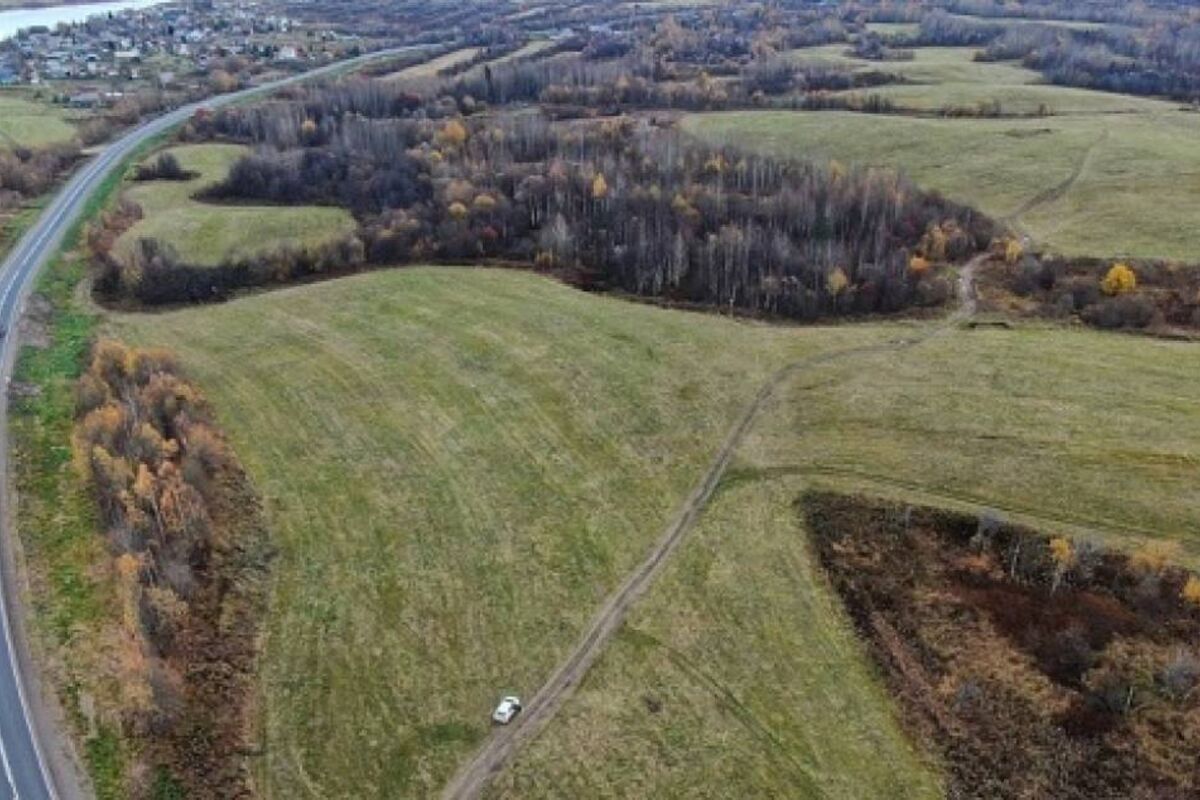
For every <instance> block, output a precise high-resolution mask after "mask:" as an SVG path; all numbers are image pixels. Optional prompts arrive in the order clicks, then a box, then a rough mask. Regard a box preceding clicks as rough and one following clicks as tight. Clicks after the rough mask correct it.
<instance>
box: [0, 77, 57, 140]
mask: <svg viewBox="0 0 1200 800" xmlns="http://www.w3.org/2000/svg"><path fill="white" fill-rule="evenodd" d="M69 117H70V114H69V112H67V111H66V110H64V109H62V108H59V107H57V106H52V105H50V104H49V103H45V102H40V101H37V100H31V99H30V98H29V97H28V93H27V92H26V91H25V90H21V89H8V90H4V89H0V147H13V146H16V145H21V146H24V147H41V146H44V145H49V144H58V143H61V142H69V141H71V139H72V138H73V137H74V136H75V126H73V125H72V124H71V123H70V122H69V121H68V120H69Z"/></svg>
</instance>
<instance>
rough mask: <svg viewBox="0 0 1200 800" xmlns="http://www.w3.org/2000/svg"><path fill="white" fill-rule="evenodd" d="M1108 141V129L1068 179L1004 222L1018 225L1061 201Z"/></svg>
mask: <svg viewBox="0 0 1200 800" xmlns="http://www.w3.org/2000/svg"><path fill="white" fill-rule="evenodd" d="M1107 141H1108V129H1107V128H1106V129H1105V130H1104V131H1103V132H1101V134H1100V135H1099V136H1097V137H1096V141H1094V142H1092V143H1091V144H1090V145H1088V147H1087V150H1085V151H1084V152H1083V158H1081V159H1079V163H1078V164H1076V165H1075V169H1074V170H1072V172H1071V174H1070V175H1068V176H1067V177H1066V179H1064V180H1062V181H1060V182H1059V183H1056V184H1055V185H1054V186H1051V187H1050V188H1049V189H1043V190H1042V191H1040V192H1038V193H1037V194H1035V195H1034V196H1033V197H1031V198H1029V199H1028V200H1026V201H1025V202H1024V203H1022V204H1021V205H1020V206H1019V207H1018V208H1017V210H1016V211H1013V212H1012V213H1011V214H1009V215H1008V216H1006V217H1004V220H1003V221H1004V222H1006V223H1008V224H1016V222H1017V220H1019V219H1020V218H1021V217H1023V216H1025V215H1026V214H1028V213H1029V212H1030V211H1033V210H1034V209H1035V208H1038V207H1040V206H1044V205H1049V204H1050V203H1053V202H1054V201H1055V200H1059V199H1061V198H1062V197H1063V196H1064V195H1065V194H1066V193H1067V192H1069V191H1071V189H1072V188H1073V187H1074V186H1075V184H1076V183H1078V181H1079V179H1080V178H1081V177H1082V176H1083V174H1084V173H1085V172H1087V170H1088V167H1090V166H1091V164H1092V159H1093V157H1094V156H1095V155H1096V150H1097V149H1098V148H1099V147H1100V145H1102V144H1104V143H1105V142H1107Z"/></svg>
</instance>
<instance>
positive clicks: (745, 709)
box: [488, 476, 943, 800]
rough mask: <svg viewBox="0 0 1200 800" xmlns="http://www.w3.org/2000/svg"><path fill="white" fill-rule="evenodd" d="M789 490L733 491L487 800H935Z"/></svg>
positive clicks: (797, 484)
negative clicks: (715, 799)
mask: <svg viewBox="0 0 1200 800" xmlns="http://www.w3.org/2000/svg"><path fill="white" fill-rule="evenodd" d="M802 489H803V483H802V481H801V480H799V479H797V478H795V477H789V476H783V477H780V478H778V479H774V480H761V481H752V482H748V483H737V482H735V481H730V482H729V485H728V486H727V487H726V488H724V489H722V490H721V491H720V492H719V493H718V495H717V496H716V498H715V499H714V501H713V503H712V504H711V505H710V506H709V508H708V511H707V512H706V513H705V516H704V518H703V520H702V521H701V522H700V524H699V526H698V527H697V529H696V530H695V531H694V532H693V533H692V538H691V539H690V540H689V541H687V542H686V543H685V544H684V545H683V547H682V549H681V550H680V552H679V553H678V554H677V555H676V556H675V558H674V559H673V560H672V561H671V563H670V564H669V565H668V566H667V567H666V569H665V570H664V572H663V574H662V575H661V576H660V577H659V579H658V581H657V582H656V583H655V585H654V586H653V587H652V588H651V590H650V592H649V593H648V594H647V595H646V596H645V597H644V598H643V599H642V601H641V602H640V603H639V605H638V606H637V607H636V608H635V609H634V611H633V613H632V614H631V615H630V617H629V618H628V619H627V620H626V622H625V625H624V627H623V628H622V629H621V632H620V633H619V634H618V636H617V637H616V638H615V639H614V640H613V642H612V643H611V644H610V645H609V649H608V650H607V651H606V652H605V654H604V655H602V656H601V657H600V661H599V662H598V663H597V665H596V667H595V668H594V669H593V671H592V672H591V673H590V674H589V675H588V677H587V679H586V680H585V681H584V682H583V683H582V684H581V686H580V688H579V689H578V690H577V692H576V694H575V695H574V696H573V697H572V698H571V699H570V700H568V701H567V704H566V706H565V707H564V708H563V710H562V711H561V712H560V714H559V716H558V718H556V719H555V720H554V721H552V722H551V723H550V725H549V727H548V728H547V730H546V731H545V732H544V733H543V734H542V736H540V737H539V738H537V739H536V740H534V741H533V742H532V743H531V744H530V745H529V746H527V747H526V749H525V750H523V751H522V752H521V753H520V754H519V755H518V756H517V757H516V759H515V760H514V761H513V762H512V764H511V765H510V767H509V769H508V770H506V771H505V772H503V773H502V774H501V775H500V776H499V778H498V779H497V781H496V783H495V784H494V785H493V787H492V790H491V791H490V792H489V794H488V796H490V797H505V798H510V797H511V798H523V797H546V798H550V797H566V796H575V797H634V796H637V797H783V796H787V797H814V798H815V797H824V798H845V800H858V798H865V797H872V798H874V797H903V798H912V799H913V800H917V799H918V798H928V799H929V800H933V799H934V798H939V797H942V796H943V795H942V793H941V791H940V786H939V781H938V779H937V777H936V775H935V772H934V770H933V769H932V767H931V766H930V765H928V764H926V763H924V761H923V759H922V757H921V756H920V755H919V754H918V753H917V752H915V749H914V747H913V745H911V744H909V743H908V742H907V741H906V739H905V737H904V736H903V735H902V734H901V733H900V732H899V730H898V727H897V723H896V720H895V719H894V717H893V715H892V713H891V710H890V706H891V701H890V699H888V698H887V697H886V696H885V695H884V693H883V690H882V689H881V688H880V687H879V685H878V684H877V681H876V680H875V678H874V676H873V674H872V671H871V670H870V668H868V667H867V666H866V660H865V658H864V655H863V649H862V647H861V646H860V644H859V643H858V642H857V641H856V640H855V638H854V634H853V631H852V628H851V627H850V626H849V624H848V623H847V621H846V620H845V615H844V614H843V613H842V610H841V608H840V607H839V605H838V601H837V598H836V597H835V596H832V595H831V593H830V592H829V590H828V587H827V584H826V583H825V577H824V575H823V574H822V573H821V571H820V566H819V564H818V563H817V562H816V561H815V560H814V559H813V557H812V556H811V553H810V548H809V544H808V540H807V537H806V535H805V532H804V530H803V529H802V527H801V524H800V517H799V515H798V514H797V512H796V509H795V508H794V506H793V503H794V501H795V500H796V498H797V496H798V495H799V493H800V492H801V491H802Z"/></svg>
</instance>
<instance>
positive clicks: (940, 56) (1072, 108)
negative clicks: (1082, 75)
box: [787, 44, 1178, 114]
mask: <svg viewBox="0 0 1200 800" xmlns="http://www.w3.org/2000/svg"><path fill="white" fill-rule="evenodd" d="M978 52H979V51H978V49H977V48H973V47H920V48H916V49H915V50H914V51H913V54H914V57H913V59H912V60H911V61H868V60H866V59H861V58H857V57H855V56H854V55H851V54H850V53H849V45H845V44H830V45H822V46H820V47H806V48H802V49H799V50H792V51H789V52H788V53H787V56H788V58H789V59H791V60H793V61H795V62H797V63H821V64H831V65H837V66H843V67H847V68H850V69H852V70H854V71H856V72H867V71H882V72H890V73H895V74H897V75H900V76H902V77H903V78H904V79H905V80H906V81H908V82H907V83H898V84H891V85H885V86H877V87H873V88H871V89H863V90H854V91H850V92H844V93H843V94H859V95H868V94H871V95H879V96H881V97H886V98H888V99H889V100H891V101H892V102H893V103H894V104H895V105H896V107H897V108H900V109H903V110H910V111H919V112H932V111H939V110H940V109H942V108H944V107H946V106H970V107H974V106H977V105H978V104H980V103H984V102H991V101H995V100H998V101H1000V104H1001V108H1002V109H1003V111H1004V112H1005V113H1007V114H1035V113H1037V112H1038V111H1039V110H1043V109H1044V110H1047V111H1049V112H1050V113H1052V114H1102V113H1105V114H1107V113H1112V114H1116V113H1133V112H1146V113H1155V112H1163V111H1173V110H1175V109H1176V108H1177V107H1178V105H1177V104H1174V103H1169V102H1164V101H1162V100H1154V99H1151V98H1145V97H1133V96H1129V95H1120V94H1111V93H1108V92H1096V91H1091V90H1088V89H1075V88H1072V87H1067V86H1053V85H1049V84H1046V83H1044V82H1043V81H1042V77H1041V74H1040V73H1038V72H1035V71H1034V70H1031V69H1026V68H1025V67H1022V66H1021V65H1019V64H1016V63H1012V62H1004V61H1000V62H995V61H992V62H988V61H976V60H975V54H976V53H978Z"/></svg>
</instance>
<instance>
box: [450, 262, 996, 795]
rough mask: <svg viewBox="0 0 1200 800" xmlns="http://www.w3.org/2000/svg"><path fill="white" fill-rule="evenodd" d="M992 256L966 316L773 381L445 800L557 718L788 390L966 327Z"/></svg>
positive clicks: (815, 359)
mask: <svg viewBox="0 0 1200 800" xmlns="http://www.w3.org/2000/svg"><path fill="white" fill-rule="evenodd" d="M987 258H988V256H987V254H986V253H984V254H981V255H978V256H976V257H975V258H973V259H971V261H970V262H968V263H967V264H965V265H964V266H963V268H962V270H961V271H960V273H959V284H958V294H959V301H960V305H959V308H958V310H957V311H956V312H955V313H954V314H952V315H951V316H949V317H948V318H946V319H944V320H942V321H941V322H939V323H936V324H933V325H931V326H929V327H928V328H926V329H924V330H922V331H920V332H919V333H918V334H917V335H915V336H913V337H912V338H909V339H897V340H892V341H889V342H884V343H882V344H876V345H868V346H864V347H855V348H850V349H847V350H840V351H836V352H831V353H821V354H819V355H814V356H809V357H807V358H802V359H800V360H798V361H793V362H791V363H790V364H787V365H785V366H784V367H782V368H780V369H779V370H778V371H776V372H775V373H774V374H773V375H771V377H770V378H768V379H767V381H766V383H764V384H763V385H762V386H761V387H760V388H759V390H758V392H757V393H756V394H755V395H754V399H753V400H751V402H750V404H749V405H748V406H746V408H745V409H744V410H743V411H742V413H741V415H740V416H739V417H738V419H737V421H736V422H735V423H734V425H733V427H732V428H731V429H730V431H729V433H728V434H727V435H726V436H725V440H724V442H722V444H721V448H720V449H719V450H718V451H717V453H716V456H714V458H713V460H712V463H711V464H710V465H709V467H708V469H707V470H706V471H705V473H704V475H703V477H701V479H700V481H699V483H697V484H696V486H695V487H694V488H693V489H692V491H691V493H690V494H689V495H688V496H687V499H686V500H684V502H683V505H682V506H681V507H680V509H679V511H678V512H677V513H676V515H675V517H674V518H673V519H672V520H671V522H670V524H669V525H667V528H666V530H665V531H664V532H663V534H662V536H661V537H659V539H658V541H657V542H656V543H655V545H654V548H653V549H652V550H651V551H650V553H649V554H648V555H647V556H646V558H645V560H643V561H642V562H641V563H640V564H639V565H638V566H637V568H636V569H634V570H633V572H632V573H630V575H629V576H628V577H627V578H626V579H625V580H624V581H623V582H622V583H621V585H620V586H619V587H617V589H616V590H615V591H614V592H613V593H612V594H610V595H609V596H608V598H607V599H606V600H605V601H604V604H603V605H602V606H601V607H600V609H599V610H598V611H597V612H596V615H595V616H594V617H593V618H592V621H591V622H590V623H589V624H588V627H587V629H586V630H585V631H584V634H583V637H582V638H581V639H580V640H579V642H578V643H577V644H576V645H575V647H574V649H572V651H571V653H570V655H569V656H568V657H567V659H566V660H565V661H564V662H563V663H562V664H560V665H559V667H558V668H557V669H556V670H555V671H554V674H553V675H551V677H550V679H549V680H548V681H546V683H545V684H544V685H543V686H542V688H541V689H539V690H538V692H537V694H535V695H534V696H533V698H532V699H530V700H529V701H528V702H527V704H526V705H525V707H524V710H523V711H522V712H521V714H520V715H519V716H518V717H517V718H516V720H514V721H513V722H512V724H510V725H508V726H507V727H503V728H496V729H495V730H494V731H493V733H492V735H491V736H490V737H489V738H488V740H487V741H486V742H485V743H484V745H483V747H481V748H480V749H479V751H478V752H476V753H475V755H474V756H473V757H472V759H471V760H470V761H468V762H467V763H465V764H464V765H463V766H462V767H461V768H460V769H459V771H458V772H457V773H456V774H455V775H454V777H453V778H451V780H450V782H449V783H448V784H447V785H446V788H445V789H444V790H443V792H442V797H443V798H445V800H463V799H465V798H474V797H478V796H479V795H480V793H481V792H482V791H483V790H484V789H485V788H486V787H487V785H488V783H489V782H490V781H491V779H492V777H493V776H494V775H496V773H498V772H499V771H500V770H501V769H502V768H503V767H504V764H505V762H506V761H507V760H508V758H509V757H510V756H511V755H512V754H513V753H514V752H516V750H517V749H518V748H519V747H520V746H521V745H522V744H523V743H524V742H526V741H528V740H529V739H531V738H533V737H534V736H535V735H537V733H538V732H539V731H541V729H542V728H543V727H544V726H545V725H546V723H548V722H549V721H550V720H551V719H553V717H554V715H555V714H556V713H557V712H558V709H559V708H561V707H562V704H563V703H564V702H565V701H566V700H567V698H568V697H570V696H571V693H572V692H573V691H574V689H575V687H576V686H578V685H579V682H580V681H581V680H583V677H584V675H586V674H587V671H588V670H589V669H591V666H592V664H594V663H595V661H596V659H597V658H598V657H599V656H600V653H601V652H602V651H603V649H604V645H605V644H607V642H608V640H609V639H610V638H612V635H613V634H614V633H616V632H617V630H618V629H619V628H620V626H621V624H622V623H623V622H624V621H625V616H626V614H628V613H629V609H630V608H631V607H632V606H633V604H634V603H635V602H636V601H637V599H638V598H639V597H641V595H642V594H643V593H644V592H645V591H646V589H647V588H649V586H650V584H651V583H652V582H653V580H654V578H655V576H656V575H657V574H658V572H659V570H660V569H661V568H662V566H663V565H664V564H665V563H666V561H667V559H668V558H670V556H671V555H672V554H673V553H674V552H675V550H676V549H677V548H678V547H679V544H680V542H682V541H683V539H684V537H685V536H686V535H687V534H688V532H689V531H690V530H691V529H692V527H693V526H694V525H695V523H696V520H697V519H699V517H700V514H701V513H702V512H703V511H704V508H705V506H706V505H708V501H709V499H710V498H711V497H712V495H713V492H714V491H715V490H716V488H717V486H718V484H720V482H721V478H722V477H724V475H725V470H726V468H727V467H728V466H729V462H730V461H731V460H732V458H733V454H734V453H735V452H736V451H737V449H738V447H739V446H740V445H741V444H742V441H743V440H744V439H745V437H746V434H747V433H748V432H749V431H750V428H751V427H753V425H754V422H755V420H756V419H757V418H758V416H759V414H760V413H761V412H762V410H763V408H764V407H765V406H766V404H767V402H768V401H769V400H770V399H771V398H772V397H773V396H774V394H775V392H776V391H777V390H778V389H779V387H780V386H782V385H783V384H784V383H785V382H786V381H787V380H788V379H789V378H790V377H792V375H794V374H795V373H796V372H798V371H800V370H801V369H805V368H808V367H813V366H817V365H819V364H823V363H827V362H830V361H835V360H839V359H844V358H847V357H849V356H854V355H863V354H867V353H875V352H886V351H889V350H891V351H899V350H906V349H908V348H911V347H915V346H916V345H918V344H920V343H922V342H924V341H927V340H928V339H930V338H932V337H934V336H937V335H939V334H941V333H944V332H946V331H948V330H951V329H953V328H955V327H957V326H958V324H959V323H961V322H962V321H963V320H965V319H967V318H968V317H970V316H972V315H973V314H974V313H975V309H976V299H975V271H976V269H978V267H979V265H980V264H982V263H983V262H984V261H985V260H986V259H987Z"/></svg>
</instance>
